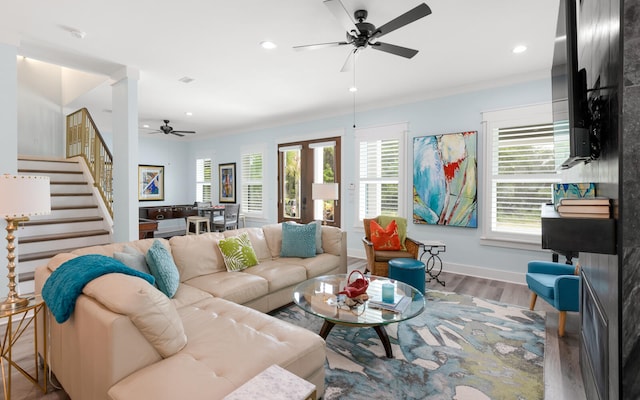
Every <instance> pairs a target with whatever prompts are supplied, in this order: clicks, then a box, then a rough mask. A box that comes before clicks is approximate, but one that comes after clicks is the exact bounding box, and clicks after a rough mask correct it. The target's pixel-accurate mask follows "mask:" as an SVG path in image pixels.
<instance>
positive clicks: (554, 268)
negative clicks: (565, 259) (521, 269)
mask: <svg viewBox="0 0 640 400" xmlns="http://www.w3.org/2000/svg"><path fill="white" fill-rule="evenodd" d="M527 286H529V289H530V290H531V304H530V305H529V309H531V310H533V308H534V307H535V305H536V300H537V299H538V296H540V297H542V298H543V299H544V300H545V301H546V302H547V303H549V304H551V305H552V306H553V307H554V308H555V309H557V310H558V311H560V317H559V320H558V336H560V337H562V336H564V326H565V323H566V320H567V311H580V274H579V267H574V266H573V265H567V264H560V263H555V262H550V261H530V262H529V264H528V269H527Z"/></svg>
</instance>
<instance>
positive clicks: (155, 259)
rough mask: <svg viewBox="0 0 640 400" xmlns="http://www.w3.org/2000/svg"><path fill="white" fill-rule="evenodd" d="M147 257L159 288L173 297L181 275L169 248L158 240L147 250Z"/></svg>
mask: <svg viewBox="0 0 640 400" xmlns="http://www.w3.org/2000/svg"><path fill="white" fill-rule="evenodd" d="M145 258H146V260H147V264H149V269H150V270H151V274H152V275H153V276H154V277H155V278H156V283H157V284H158V289H160V291H161V292H162V293H164V294H165V295H167V297H169V298H171V297H173V295H174V294H176V290H178V285H179V284H180V275H179V273H178V267H176V264H175V263H174V262H173V257H171V253H170V252H169V250H167V248H166V247H164V245H162V243H161V242H160V241H159V240H156V241H154V242H153V244H152V245H151V247H150V248H149V251H147V255H146V256H145Z"/></svg>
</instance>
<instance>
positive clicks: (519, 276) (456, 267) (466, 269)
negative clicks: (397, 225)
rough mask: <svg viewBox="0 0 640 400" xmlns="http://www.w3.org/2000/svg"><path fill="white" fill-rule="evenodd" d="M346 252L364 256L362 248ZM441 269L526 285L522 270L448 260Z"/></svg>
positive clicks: (358, 256) (360, 256) (354, 255)
mask: <svg viewBox="0 0 640 400" xmlns="http://www.w3.org/2000/svg"><path fill="white" fill-rule="evenodd" d="M347 254H349V257H355V258H366V256H365V254H364V250H362V249H349V250H348V251H347ZM442 270H443V271H445V272H450V273H452V274H459V275H468V276H474V277H477V278H484V279H491V280H494V281H501V282H509V283H515V284H517V285H526V279H525V275H526V274H525V273H524V272H513V271H505V270H501V269H492V268H487V267H481V266H478V265H465V264H456V263H450V262H443V263H442Z"/></svg>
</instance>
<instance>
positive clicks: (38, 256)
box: [18, 243, 108, 262]
mask: <svg viewBox="0 0 640 400" xmlns="http://www.w3.org/2000/svg"><path fill="white" fill-rule="evenodd" d="M105 244H108V243H105ZM81 248H82V247H72V248H69V249H56V250H47V251H39V252H37V253H29V254H20V255H19V256H18V261H20V262H27V261H34V260H43V259H45V258H51V257H53V256H55V255H56V254H60V253H71V252H72V251H74V250H77V249H81Z"/></svg>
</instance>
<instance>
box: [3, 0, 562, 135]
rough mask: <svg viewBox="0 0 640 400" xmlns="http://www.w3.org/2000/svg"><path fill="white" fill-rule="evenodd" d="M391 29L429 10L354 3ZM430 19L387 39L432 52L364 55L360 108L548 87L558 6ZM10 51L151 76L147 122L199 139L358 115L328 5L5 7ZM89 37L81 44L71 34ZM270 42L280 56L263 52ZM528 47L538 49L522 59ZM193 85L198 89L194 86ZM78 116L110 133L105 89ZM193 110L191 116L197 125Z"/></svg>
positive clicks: (494, 8)
mask: <svg viewBox="0 0 640 400" xmlns="http://www.w3.org/2000/svg"><path fill="white" fill-rule="evenodd" d="M342 2H343V4H344V6H345V8H346V9H347V10H348V11H349V12H350V13H353V11H355V10H357V9H366V10H367V11H368V12H369V17H368V19H367V22H370V23H372V24H374V25H376V26H381V25H383V24H384V23H386V22H388V21H390V20H392V19H393V18H395V17H397V16H399V15H401V14H403V13H405V12H406V11H408V10H410V9H412V8H413V7H415V6H417V5H418V4H420V0H393V1H392V0H368V1H365V0H342ZM426 3H427V4H428V5H429V7H430V8H431V10H432V12H433V13H432V14H431V15H429V16H427V17H425V18H422V19H420V20H418V21H416V22H414V23H412V24H410V25H407V26H405V27H403V28H401V29H398V30H397V31H394V32H391V33H390V34H388V35H386V36H384V37H383V38H381V39H380V40H381V41H383V42H388V43H392V44H396V45H399V46H404V47H409V48H413V49H416V50H419V51H420V52H419V53H418V54H417V55H416V56H415V57H414V58H413V59H410V60H407V59H404V58H402V57H398V56H394V55H391V54H388V53H383V52H380V51H376V50H371V49H367V50H366V51H364V52H362V54H361V55H359V56H358V58H357V64H356V69H355V71H356V83H357V86H358V89H359V90H358V92H357V95H356V102H357V107H358V109H359V110H364V109H373V108H378V107H383V106H389V105H394V104H402V103H407V102H412V101H416V100H422V99H427V98H433V97H439V96H442V95H446V94H452V93H456V92H461V91H466V90H471V89H475V88H482V87H491V86H499V85H503V84H508V83H512V82H518V81H523V80H528V79H532V78H542V77H545V76H548V74H549V71H550V68H551V59H552V51H553V40H554V34H555V24H556V18H557V13H558V0H536V1H531V0H526V1H525V0H426ZM2 13H3V26H2V27H0V42H1V41H2V40H3V38H4V40H5V41H11V40H18V41H19V54H20V55H24V56H26V57H31V58H35V59H39V60H42V61H47V62H51V63H54V64H57V65H61V66H66V67H71V68H75V69H79V70H83V71H87V72H92V73H99V74H103V75H105V76H110V75H111V74H113V73H114V72H115V71H117V70H119V69H121V68H122V67H123V66H127V67H132V68H135V69H138V70H139V71H140V80H139V85H138V97H139V120H140V125H141V126H142V124H150V125H151V126H152V127H154V128H155V127H157V126H159V125H160V124H161V122H162V120H163V119H170V120H171V125H172V126H173V127H174V128H175V129H179V130H196V131H197V132H198V134H197V135H196V137H202V136H208V135H220V134H227V133H234V132H240V131H246V130H251V129H256V128H260V127H267V126H276V125H282V124H286V123H292V122H298V121H305V120H310V119H318V118H322V117H325V116H332V115H340V114H349V113H351V112H352V109H353V95H352V94H351V93H349V91H348V88H349V87H350V86H352V84H353V79H354V75H353V72H340V68H341V67H342V65H343V63H344V62H345V60H346V58H347V55H348V53H349V50H350V49H351V47H350V46H342V47H334V48H325V49H319V50H313V51H305V52H297V51H294V50H292V47H293V46H296V45H304V44H315V43H323V42H333V41H342V40H344V36H345V32H344V29H343V28H342V26H341V25H340V23H339V22H338V21H337V20H336V18H335V17H334V16H333V14H331V13H330V12H329V10H328V9H327V7H326V6H325V5H324V4H323V2H322V0H242V1H219V0H209V1H206V0H182V1H167V0H164V1H151V0H136V1H131V0H111V1H103V0H55V1H54V0H49V1H42V0H22V1H12V2H11V6H10V7H7V6H6V5H5V6H4V7H3V12H2ZM72 29H77V30H80V31H84V32H86V36H85V38H84V39H77V38H75V37H73V36H72V35H71V34H70V30H72ZM263 40H270V41H273V42H275V43H276V44H277V46H278V47H277V48H276V49H274V50H265V49H263V48H261V47H260V46H259V43H260V42H261V41H263ZM518 44H524V45H526V46H527V47H528V50H527V51H526V52H525V53H523V54H513V53H512V51H511V50H512V49H513V47H514V46H516V45H518ZM185 76H188V77H191V78H193V79H194V81H193V82H191V83H189V84H184V83H181V82H179V81H178V79H180V78H182V77H185ZM65 106H68V107H71V108H73V107H77V108H80V107H88V108H89V109H90V110H91V112H92V115H93V117H94V119H95V120H96V122H97V123H98V125H99V127H100V126H102V127H101V129H105V130H110V129H111V122H110V118H111V117H110V114H109V113H108V112H105V110H109V109H110V108H111V88H110V86H109V82H105V83H103V84H102V85H100V86H98V87H97V88H96V89H94V90H92V91H91V92H89V93H87V94H85V95H83V96H81V97H80V98H78V99H75V100H74V101H73V102H72V103H70V104H67V105H65ZM185 112H192V113H193V116H186V115H185Z"/></svg>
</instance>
